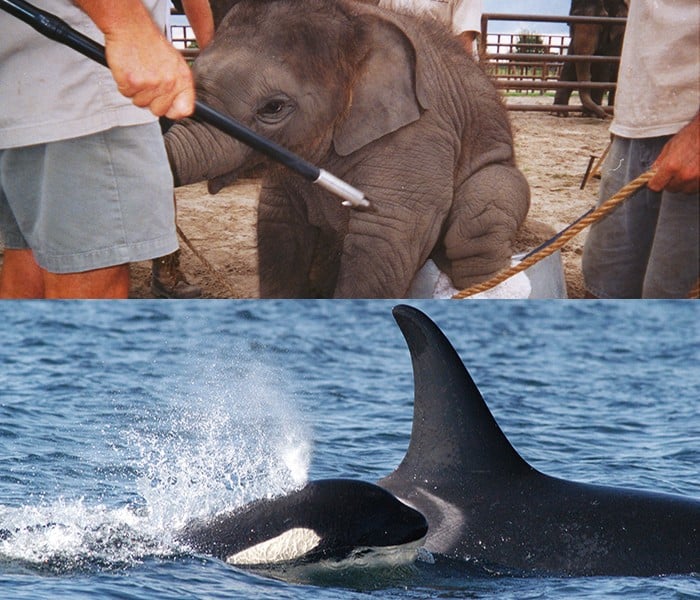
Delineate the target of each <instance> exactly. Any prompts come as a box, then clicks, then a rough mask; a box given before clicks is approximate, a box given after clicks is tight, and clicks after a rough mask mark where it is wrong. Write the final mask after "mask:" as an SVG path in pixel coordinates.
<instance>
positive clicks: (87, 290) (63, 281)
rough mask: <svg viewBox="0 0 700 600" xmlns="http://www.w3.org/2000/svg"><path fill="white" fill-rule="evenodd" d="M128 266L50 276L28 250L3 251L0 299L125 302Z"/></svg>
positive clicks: (127, 291) (127, 288) (127, 286)
mask: <svg viewBox="0 0 700 600" xmlns="http://www.w3.org/2000/svg"><path fill="white" fill-rule="evenodd" d="M128 295H129V265H128V264H124V265H117V266H115V267H106V268H104V269H95V270H93V271H86V272H84V273H66V274H61V273H49V272H48V271H46V270H45V269H42V268H41V267H40V266H39V265H38V264H37V263H36V261H35V260H34V254H33V253H32V251H31V250H5V252H4V258H3V266H2V271H0V298H16V299H19V298H127V297H128Z"/></svg>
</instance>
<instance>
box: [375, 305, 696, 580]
mask: <svg viewBox="0 0 700 600" xmlns="http://www.w3.org/2000/svg"><path fill="white" fill-rule="evenodd" d="M393 314H394V318H395V319H396V321H397V323H398V325H399V327H400V329H401V332H402V333H403V335H404V337H405V339H406V342H407V344H408V348H409V351H410V355H411V360H412V365H413V375H414V393H415V396H414V408H413V410H414V413H413V426H412V431H411V437H410V441H409V445H408V450H407V452H406V455H405V457H404V459H403V460H402V462H401V463H400V465H399V466H398V467H397V468H396V470H395V471H393V472H392V473H391V474H390V475H389V476H387V477H385V478H383V479H381V480H380V481H379V482H378V484H379V485H381V486H382V487H384V488H386V489H387V490H389V491H390V492H391V493H392V494H394V495H395V496H397V497H398V498H399V499H400V500H402V501H404V502H406V503H407V504H409V505H410V506H413V507H414V508H416V509H417V510H419V511H420V512H422V513H423V514H424V515H425V516H426V518H427V520H428V535H427V538H426V541H425V548H426V549H427V550H428V551H430V552H432V553H436V554H439V555H444V556H447V557H450V558H453V559H459V560H466V561H469V562H470V563H473V564H476V565H480V566H482V567H484V568H485V569H487V570H494V571H496V572H504V573H513V572H514V573H521V574H525V575H527V574H533V575H556V576H588V575H632V576H651V575H660V574H688V573H698V572H700V501H698V500H696V499H689V498H685V497H681V496H676V495H669V494H659V493H653V492H647V491H639V490H634V489H624V488H618V487H606V486H601V485H590V484H585V483H577V482H574V481H567V480H563V479H558V478H556V477H551V476H549V475H546V474H544V473H541V472H539V471H538V470H537V469H535V468H533V467H532V466H530V465H529V464H528V463H527V462H526V461H525V460H524V459H523V458H522V457H521V456H520V455H519V454H518V453H517V451H516V450H515V449H514V448H513V446H512V445H511V444H510V442H509V441H508V439H507V438H506V436H505V435H504V433H503V431H502V430H501V428H500V427H499V426H498V424H497V423H496V421H495V419H494V417H493V416H492V414H491V412H490V410H489V409H488V407H487V405H486V403H485V402H484V399H483V398H482V396H481V394H480V392H479V390H478V388H477V387H476V385H475V383H474V381H473V380H472V378H471V376H470V375H469V373H468V371H467V369H466V368H465V366H464V364H463V363H462V360H461V359H460V357H459V355H458V354H457V352H456V351H455V350H454V348H453V347H452V345H451V344H450V342H449V341H448V339H447V338H446V337H445V335H444V334H443V333H442V331H441V330H440V329H439V328H438V327H437V325H435V323H433V322H432V321H431V320H430V319H429V318H428V317H427V316H426V315H425V314H423V313H422V312H420V311H419V310H417V309H415V308H413V307H410V306H405V305H400V306H397V307H395V308H394V310H393Z"/></svg>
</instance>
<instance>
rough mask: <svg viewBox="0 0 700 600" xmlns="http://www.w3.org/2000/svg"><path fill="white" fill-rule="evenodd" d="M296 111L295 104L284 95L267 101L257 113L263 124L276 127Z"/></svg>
mask: <svg viewBox="0 0 700 600" xmlns="http://www.w3.org/2000/svg"><path fill="white" fill-rule="evenodd" d="M293 110H294V103H293V102H292V100H291V99H290V98H288V97H287V96H284V95H280V96H275V97H274V98H269V99H267V100H266V101H265V102H264V103H263V104H262V106H261V107H260V108H258V110H257V112H256V116H257V118H258V119H259V120H260V121H262V122H263V123H268V124H270V125H274V124H276V123H279V122H280V121H281V120H282V119H284V118H285V117H287V115H289V114H290V113H291V112H292V111H293Z"/></svg>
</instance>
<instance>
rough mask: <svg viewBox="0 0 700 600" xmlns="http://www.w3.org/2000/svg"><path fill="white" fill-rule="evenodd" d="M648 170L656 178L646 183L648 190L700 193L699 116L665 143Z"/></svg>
mask: <svg viewBox="0 0 700 600" xmlns="http://www.w3.org/2000/svg"><path fill="white" fill-rule="evenodd" d="M652 168H653V169H656V175H654V177H652V178H651V179H650V180H649V182H648V183H647V187H648V188H649V189H650V190H653V191H655V192H660V191H661V190H668V191H669V192H681V193H684V194H692V193H695V192H697V191H698V190H700V113H698V115H696V116H695V118H694V119H693V120H692V121H691V122H690V123H688V124H687V125H686V126H685V127H684V128H683V129H681V130H680V131H679V132H678V133H677V134H676V135H674V136H673V137H672V138H671V139H670V140H669V141H668V142H667V143H666V145H665V146H664V147H663V149H662V150H661V153H660V154H659V157H658V158H657V159H656V161H655V162H654V164H653V165H652Z"/></svg>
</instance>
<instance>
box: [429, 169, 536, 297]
mask: <svg viewBox="0 0 700 600" xmlns="http://www.w3.org/2000/svg"><path fill="white" fill-rule="evenodd" d="M529 206H530V190H529V186H528V183H527V181H526V179H525V177H523V175H522V173H520V171H518V169H516V168H515V167H514V166H511V165H502V164H495V165H489V166H487V167H484V168H483V169H481V170H480V171H478V172H477V173H475V174H473V175H472V176H471V177H470V178H469V179H467V180H466V181H465V182H464V183H463V184H462V185H461V186H460V187H459V188H458V189H457V190H456V195H455V202H454V206H453V209H452V211H451V212H450V216H449V219H448V222H447V227H446V230H445V235H444V238H443V240H444V249H443V250H444V257H445V258H446V259H447V261H448V274H449V275H450V276H451V278H452V282H453V283H454V285H455V286H456V287H457V288H459V289H463V288H466V287H469V286H470V285H473V284H475V283H479V282H481V281H485V280H487V279H489V278H490V277H493V276H494V275H496V274H497V273H498V272H499V271H501V270H502V269H504V268H506V267H507V266H509V264H510V260H511V256H512V255H513V245H514V240H515V235H516V232H517V230H518V228H519V227H520V225H521V224H522V223H523V221H524V220H525V216H526V215H527V211H528V208H529Z"/></svg>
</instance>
